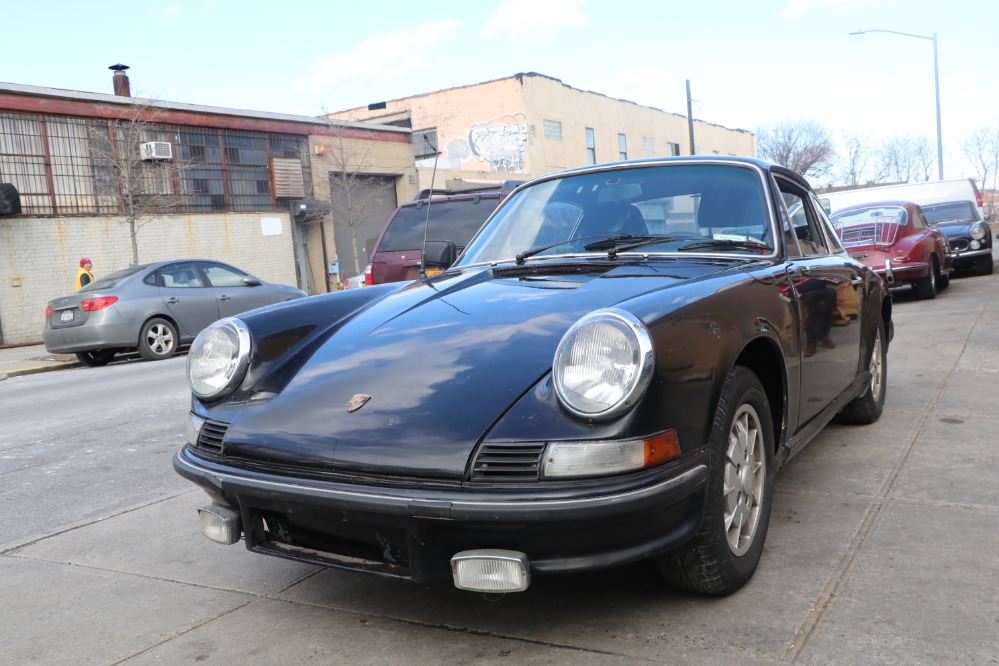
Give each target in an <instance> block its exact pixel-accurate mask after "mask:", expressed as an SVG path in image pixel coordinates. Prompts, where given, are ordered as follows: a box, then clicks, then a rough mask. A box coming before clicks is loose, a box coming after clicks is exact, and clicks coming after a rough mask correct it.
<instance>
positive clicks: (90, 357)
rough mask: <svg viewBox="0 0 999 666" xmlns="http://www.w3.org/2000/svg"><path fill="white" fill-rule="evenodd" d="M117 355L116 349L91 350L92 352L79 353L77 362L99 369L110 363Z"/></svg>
mask: <svg viewBox="0 0 999 666" xmlns="http://www.w3.org/2000/svg"><path fill="white" fill-rule="evenodd" d="M115 353H116V352H115V350H114V349H91V350H90V351H85V352H77V353H76V360H78V361H79V362H80V363H82V364H83V365H85V366H88V367H91V368H97V367H100V366H102V365H107V364H108V363H110V362H111V359H113V358H114V355H115Z"/></svg>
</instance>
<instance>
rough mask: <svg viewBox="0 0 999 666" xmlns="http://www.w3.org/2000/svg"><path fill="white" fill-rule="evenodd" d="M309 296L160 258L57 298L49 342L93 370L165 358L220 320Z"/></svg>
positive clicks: (218, 268) (49, 318) (211, 264)
mask: <svg viewBox="0 0 999 666" xmlns="http://www.w3.org/2000/svg"><path fill="white" fill-rule="evenodd" d="M305 295H306V294H305V292H304V291H302V290H301V289H298V288H296V287H291V286H288V285H283V284H270V283H267V282H264V281H263V280H260V279H259V278H256V277H254V276H252V275H250V274H249V273H246V272H245V271H242V270H240V269H238V268H236V267H234V266H230V265H228V264H224V263H221V262H218V261H211V260H205V259H183V260H174V261H161V262H158V263H155V264H146V265H143V266H133V267H131V268H126V269H125V270H121V271H118V272H117V273H112V274H110V275H107V276H104V277H101V278H99V279H97V280H95V281H94V282H92V283H90V284H88V285H87V286H86V287H84V288H83V289H80V290H79V291H77V292H76V293H74V294H71V295H69V296H64V297H62V298H57V299H55V300H53V301H50V302H49V304H48V308H47V309H46V311H45V330H44V332H43V333H42V339H43V340H44V341H45V348H46V349H47V350H48V351H49V352H51V353H54V354H67V353H75V354H76V356H77V358H79V359H80V362H82V363H84V364H86V365H90V366H97V365H106V364H107V363H108V362H110V361H111V359H112V358H114V355H115V354H117V353H118V352H121V351H128V350H133V349H135V350H138V352H139V354H140V355H142V357H143V358H146V359H149V360H160V359H165V358H169V357H170V356H172V355H173V354H174V352H176V351H177V347H178V346H179V345H181V344H184V343H189V342H190V341H191V340H193V339H194V338H195V336H197V334H198V333H200V332H201V330H202V329H204V328H205V327H207V326H208V325H209V324H211V323H212V322H214V321H216V320H218V319H222V318H224V317H229V316H232V315H235V314H239V313H241V312H246V311H247V310H252V309H254V308H259V307H262V306H264V305H271V304H273V303H280V302H282V301H290V300H292V299H295V298H301V297H303V296H305Z"/></svg>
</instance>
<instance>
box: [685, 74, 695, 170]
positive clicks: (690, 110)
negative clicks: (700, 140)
mask: <svg viewBox="0 0 999 666" xmlns="http://www.w3.org/2000/svg"><path fill="white" fill-rule="evenodd" d="M687 131H688V132H690V154H691V155H693V154H694V113H693V104H692V103H691V100H690V79H687Z"/></svg>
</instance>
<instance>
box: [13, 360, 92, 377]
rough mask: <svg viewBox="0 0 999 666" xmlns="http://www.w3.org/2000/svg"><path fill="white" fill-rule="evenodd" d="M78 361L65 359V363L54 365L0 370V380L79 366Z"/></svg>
mask: <svg viewBox="0 0 999 666" xmlns="http://www.w3.org/2000/svg"><path fill="white" fill-rule="evenodd" d="M79 365H80V363H77V362H76V361H66V362H65V363H58V364H55V365H38V366H34V367H31V368H21V369H20V370H11V371H9V372H0V381H2V380H4V379H10V378H11V377H22V376H24V375H37V374H40V373H42V372H50V371H52V370H62V369H64V368H75V367H77V366H79Z"/></svg>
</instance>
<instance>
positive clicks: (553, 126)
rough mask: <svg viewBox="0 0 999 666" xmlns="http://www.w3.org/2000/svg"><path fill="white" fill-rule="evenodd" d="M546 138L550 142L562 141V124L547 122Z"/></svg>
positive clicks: (545, 124)
mask: <svg viewBox="0 0 999 666" xmlns="http://www.w3.org/2000/svg"><path fill="white" fill-rule="evenodd" d="M544 126H545V138H546V139H548V140H549V141H561V140H562V123H561V122H559V121H558V120H545V121H544Z"/></svg>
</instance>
